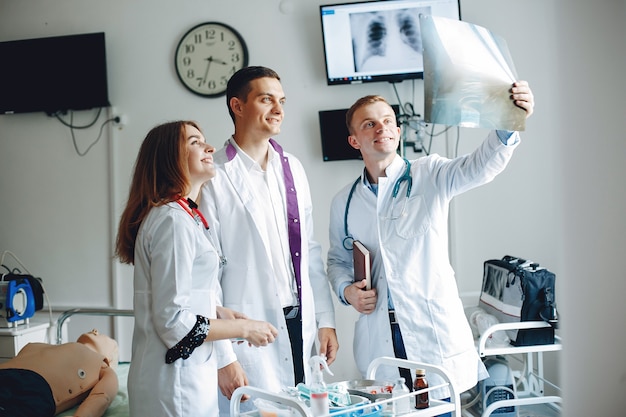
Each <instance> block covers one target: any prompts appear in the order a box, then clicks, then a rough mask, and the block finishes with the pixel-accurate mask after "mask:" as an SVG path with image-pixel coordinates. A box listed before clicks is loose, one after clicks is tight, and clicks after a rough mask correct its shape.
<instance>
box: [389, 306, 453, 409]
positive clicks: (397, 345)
mask: <svg viewBox="0 0 626 417" xmlns="http://www.w3.org/2000/svg"><path fill="white" fill-rule="evenodd" d="M389 322H390V323H391V338H392V340H393V351H394V353H395V356H396V358H400V359H407V357H406V349H405V348H404V340H402V333H401V332H400V325H399V324H398V323H397V322H396V319H395V313H393V312H389ZM398 370H399V371H400V376H401V377H402V378H404V383H405V384H406V386H407V387H408V388H409V391H411V392H413V378H412V375H411V370H410V369H407V368H398ZM443 401H448V402H450V398H445V399H444V400H443ZM437 417H452V413H445V414H440V415H439V416H437Z"/></svg>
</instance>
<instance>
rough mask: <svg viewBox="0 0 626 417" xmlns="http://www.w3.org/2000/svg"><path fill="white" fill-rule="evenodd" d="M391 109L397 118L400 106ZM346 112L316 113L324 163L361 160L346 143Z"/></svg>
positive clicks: (347, 133)
mask: <svg viewBox="0 0 626 417" xmlns="http://www.w3.org/2000/svg"><path fill="white" fill-rule="evenodd" d="M391 107H392V108H393V111H394V112H395V113H396V118H397V116H398V112H399V111H400V106H398V105H397V104H392V105H391ZM347 112H348V109H337V110H320V111H319V112H318V113H319V121H320V136H321V138H322V157H323V158H324V161H325V162H328V161H345V160H351V159H363V158H362V157H361V152H360V151H359V150H358V149H354V148H353V147H352V146H350V144H349V143H348V136H349V135H350V132H348V126H346V113H347Z"/></svg>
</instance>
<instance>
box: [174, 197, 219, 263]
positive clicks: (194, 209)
mask: <svg viewBox="0 0 626 417" xmlns="http://www.w3.org/2000/svg"><path fill="white" fill-rule="evenodd" d="M176 202H177V203H178V205H179V206H181V207H182V208H183V210H185V211H186V212H187V213H188V214H189V215H190V216H191V217H192V218H193V219H194V221H195V222H196V224H198V225H202V226H204V228H205V229H206V230H209V222H207V221H206V219H205V218H204V216H203V215H202V213H201V212H200V210H198V205H197V204H196V203H195V201H193V200H190V199H188V198H186V199H185V198H179V199H178V200H176ZM207 237H208V238H209V241H210V242H211V245H213V247H214V248H215V250H216V251H217V253H218V256H219V258H220V266H221V267H222V266H224V265H226V264H227V263H228V261H227V260H226V256H224V255H223V254H221V253H220V251H219V246H218V245H217V244H215V242H214V241H213V239H214V238H213V235H212V234H211V232H210V231H209V232H208V234H207Z"/></svg>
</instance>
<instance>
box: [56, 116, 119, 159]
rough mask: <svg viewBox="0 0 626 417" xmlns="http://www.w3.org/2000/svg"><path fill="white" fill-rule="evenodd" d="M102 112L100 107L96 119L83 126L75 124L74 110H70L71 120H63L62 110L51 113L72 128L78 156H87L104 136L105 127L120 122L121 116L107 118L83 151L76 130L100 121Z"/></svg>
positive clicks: (87, 127) (73, 142)
mask: <svg viewBox="0 0 626 417" xmlns="http://www.w3.org/2000/svg"><path fill="white" fill-rule="evenodd" d="M101 113H102V108H99V109H98V113H96V116H95V117H94V120H93V121H92V122H89V123H87V124H86V125H82V126H78V125H75V124H74V112H73V111H70V121H69V122H67V121H65V120H63V118H62V117H61V114H62V112H55V113H53V114H51V116H54V117H56V119H57V120H58V121H59V122H61V124H63V125H64V126H67V127H69V128H70V132H71V135H72V144H73V145H74V150H76V153H77V154H78V156H85V155H87V153H88V152H89V151H90V150H91V148H93V147H94V146H95V145H96V144H97V143H98V141H99V140H100V138H101V137H102V132H103V131H104V127H105V126H106V125H107V124H108V123H120V116H114V117H110V118H108V119H106V120H105V121H104V122H102V124H101V125H100V132H99V133H98V137H96V139H95V140H94V141H93V142H92V143H91V144H90V145H89V146H88V147H87V149H85V151H83V152H81V151H80V149H78V143H77V142H76V134H75V132H74V130H82V129H89V128H90V127H92V126H94V125H95V124H96V122H97V121H98V119H100V114H101Z"/></svg>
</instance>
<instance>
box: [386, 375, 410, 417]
mask: <svg viewBox="0 0 626 417" xmlns="http://www.w3.org/2000/svg"><path fill="white" fill-rule="evenodd" d="M404 381H405V380H404V378H398V379H397V380H396V384H395V385H394V386H393V389H392V390H391V397H392V398H394V401H393V415H394V416H399V415H401V414H406V413H408V412H410V411H411V402H412V401H411V397H410V396H408V397H406V398H400V399H395V398H396V397H400V396H402V395H406V394H409V393H410V392H411V391H409V388H408V387H407V386H406V385H405V384H404Z"/></svg>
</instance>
